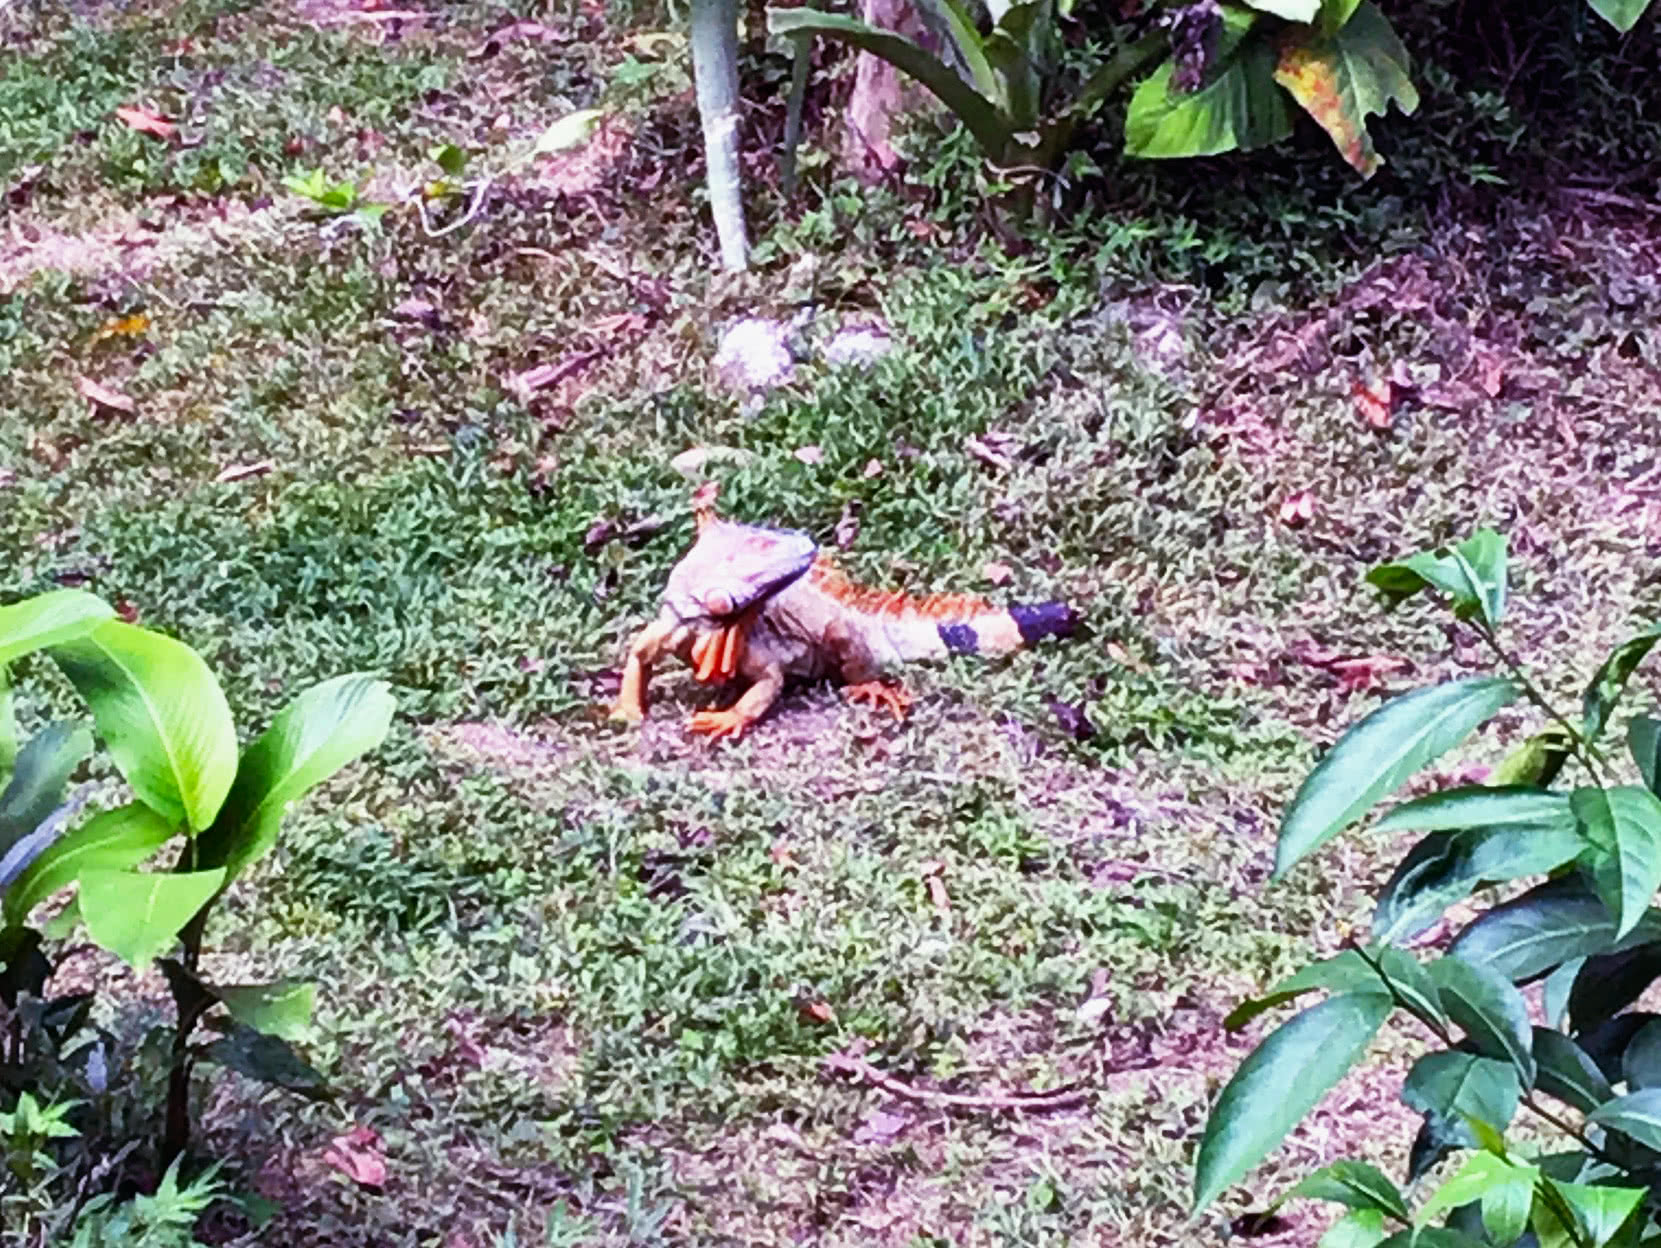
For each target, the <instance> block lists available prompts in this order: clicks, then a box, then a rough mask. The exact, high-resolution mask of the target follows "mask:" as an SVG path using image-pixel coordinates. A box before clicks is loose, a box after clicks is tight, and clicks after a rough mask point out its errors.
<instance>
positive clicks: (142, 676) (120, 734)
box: [52, 620, 237, 832]
mask: <svg viewBox="0 0 1661 1248" xmlns="http://www.w3.org/2000/svg"><path fill="white" fill-rule="evenodd" d="M52 658H53V659H54V660H55V661H56V662H57V664H58V666H59V667H60V668H62V669H63V673H64V675H65V676H67V677H68V678H69V682H70V683H71V684H72V685H74V686H75V688H76V690H77V691H78V692H79V693H80V695H81V696H82V697H83V698H85V699H86V702H87V705H88V706H90V707H91V708H92V715H93V718H94V719H95V720H96V721H97V723H98V731H99V732H100V733H101V734H102V735H103V738H104V743H105V745H106V746H107V747H108V748H109V751H110V755H111V756H112V757H113V758H114V759H115V765H116V766H117V767H119V768H120V769H121V774H122V775H123V776H125V777H126V780H127V783H128V784H130V785H131V786H132V788H133V793H134V795H135V796H137V798H138V799H139V801H141V802H143V803H144V804H145V805H147V806H149V807H151V808H152V809H154V810H155V811H156V812H157V813H158V814H160V815H163V816H165V817H166V818H168V819H172V820H175V821H178V822H184V823H188V824H189V825H190V828H191V830H192V831H198V832H199V831H201V830H202V829H203V828H205V827H207V826H208V825H209V824H210V823H212V822H213V817H214V815H215V814H217V813H218V811H219V805H220V803H221V802H223V801H224V800H225V794H226V792H227V791H229V789H230V787H231V780H232V778H233V777H234V776H235V775H236V744H237V743H236V726H235V725H234V724H233V723H232V722H231V708H230V707H229V706H228V705H226V702H225V694H224V692H223V691H222V690H221V689H220V687H219V682H218V681H216V680H215V679H214V678H213V673H212V672H210V671H208V665H207V664H206V663H204V662H203V661H202V658H201V656H200V655H198V654H197V653H196V651H194V650H192V649H191V648H190V647H189V646H187V645H185V644H184V643H183V642H179V641H174V640H173V639H172V638H171V637H163V636H162V635H161V634H160V633H152V632H150V631H149V630H148V629H143V628H138V627H136V626H134V625H132V624H126V623H123V622H122V621H120V620H106V621H105V622H104V623H102V624H100V625H99V626H98V627H97V628H95V629H94V630H93V631H92V632H90V633H88V634H87V635H86V636H84V637H82V638H80V639H79V640H78V641H73V642H70V643H68V644H67V645H61V646H54V647H53V648H52Z"/></svg>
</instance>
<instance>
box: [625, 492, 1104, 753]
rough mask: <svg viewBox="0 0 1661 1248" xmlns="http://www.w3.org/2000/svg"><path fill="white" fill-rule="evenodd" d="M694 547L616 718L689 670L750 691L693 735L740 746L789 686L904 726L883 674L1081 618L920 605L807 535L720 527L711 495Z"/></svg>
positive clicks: (1056, 632)
mask: <svg viewBox="0 0 1661 1248" xmlns="http://www.w3.org/2000/svg"><path fill="white" fill-rule="evenodd" d="M694 509H695V513H696V515H697V517H698V540H697V541H696V542H695V543H694V544H693V547H692V549H691V550H690V551H688V552H687V554H686V556H685V557H684V558H683V559H682V560H681V561H680V562H679V563H678V564H676V565H675V568H674V570H673V571H671V572H670V574H669V585H668V588H667V590H666V591H665V593H664V599H663V608H662V610H661V611H660V612H659V613H658V617H657V619H655V620H654V621H653V622H652V623H650V624H648V625H647V626H646V627H645V628H644V629H643V630H641V632H640V633H639V635H638V636H636V637H635V639H634V643H633V645H632V646H630V648H629V657H628V660H627V662H626V664H625V665H624V668H623V683H622V688H621V690H620V691H619V693H618V696H617V701H616V703H615V704H614V705H613V707H612V715H613V717H614V718H617V719H624V720H628V721H630V722H633V723H638V722H639V721H640V720H641V719H643V718H645V715H646V686H647V685H648V683H649V682H650V680H651V672H652V665H653V664H654V663H656V662H657V661H658V660H659V659H661V658H662V657H663V656H664V655H675V656H677V657H678V658H681V659H683V660H685V661H686V662H688V663H690V664H691V665H692V667H693V670H694V674H695V675H696V677H697V679H698V680H700V681H705V682H709V683H714V682H718V681H725V680H729V679H731V678H733V677H734V676H740V677H743V678H744V679H745V680H746V681H748V682H749V688H748V689H747V690H745V692H744V694H743V695H742V696H741V697H740V698H739V699H738V701H737V702H735V703H734V704H733V705H732V706H731V707H729V708H728V709H726V710H723V711H700V712H698V713H697V714H695V715H694V716H693V717H692V722H691V728H692V731H694V732H698V733H703V734H706V735H708V736H711V737H726V736H730V737H739V736H742V735H743V733H744V732H745V730H746V729H748V728H749V727H750V725H751V724H753V723H755V722H756V721H757V720H758V719H760V718H761V717H762V715H764V714H765V713H766V711H767V708H768V707H770V706H771V705H772V704H773V703H774V701H776V700H777V698H778V696H779V694H780V693H781V692H782V691H783V689H784V685H785V682H786V680H788V679H792V678H795V679H803V680H816V679H819V678H822V677H827V676H835V677H839V678H841V680H842V681H844V682H845V683H846V685H847V689H846V690H845V692H846V694H847V696H848V697H849V699H850V700H860V699H864V700H867V701H869V702H871V703H872V704H873V705H876V704H881V705H885V706H887V707H888V708H889V709H890V710H891V711H893V713H894V715H895V717H896V718H898V717H900V716H902V715H903V714H904V712H905V709H906V707H907V706H908V705H909V702H910V699H909V698H908V697H907V695H906V693H905V691H904V690H903V689H901V688H899V687H898V686H897V685H893V684H889V683H886V682H885V681H884V680H883V679H882V677H883V675H884V673H886V672H889V671H890V670H891V669H893V668H895V667H898V666H900V665H901V664H904V663H908V662H912V661H914V660H917V659H938V658H944V657H946V656H947V655H951V654H985V655H993V654H1004V653H1007V652H1009V651H1011V650H1016V649H1019V648H1020V647H1022V646H1025V645H1031V644H1032V643H1034V642H1036V641H1039V640H1041V639H1042V638H1045V637H1052V636H1066V635H1068V634H1069V633H1071V632H1072V630H1073V628H1074V625H1075V624H1076V622H1077V616H1076V615H1075V614H1074V612H1073V611H1072V609H1071V608H1070V607H1067V606H1065V605H1063V604H1061V603H1055V602H1050V603H1041V604H1037V605H1016V606H1010V607H997V606H994V605H993V604H991V603H989V602H987V601H985V600H984V599H981V598H976V597H973V596H971V595H966V594H937V595H930V596H927V597H920V598H914V597H911V596H910V595H907V594H904V593H900V592H885V591H882V590H874V589H867V588H864V587H863V586H859V585H856V584H854V583H853V582H851V581H849V580H848V579H847V578H846V577H845V576H844V575H843V574H842V573H841V572H840V571H839V570H838V569H837V568H836V566H835V564H834V563H832V562H831V560H830V559H829V557H828V556H825V555H822V554H820V553H819V552H818V549H817V547H816V546H815V545H814V542H813V539H812V538H810V537H808V536H807V535H806V534H805V533H796V532H791V531H789V530H784V529H763V528H755V527H752V526H750V525H742V524H734V523H731V522H730V521H725V520H721V519H719V518H717V517H716V515H715V512H714V489H713V487H711V486H706V487H704V488H703V489H702V490H700V491H699V494H698V495H697V496H695V498H694Z"/></svg>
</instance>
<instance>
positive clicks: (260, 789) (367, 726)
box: [197, 675, 396, 881]
mask: <svg viewBox="0 0 1661 1248" xmlns="http://www.w3.org/2000/svg"><path fill="white" fill-rule="evenodd" d="M395 709H396V704H395V703H394V702H393V699H392V694H391V691H390V686H388V685H387V683H386V682H385V681H383V680H376V679H374V678H373V677H370V676H362V675H348V676H337V677H335V678H334V679H333V680H326V681H324V682H323V683H322V684H319V685H313V686H312V687H311V688H310V689H307V690H306V691H305V692H304V693H302V694H301V695H300V696H299V697H297V698H295V699H294V701H292V702H290V703H289V704H288V705H287V706H286V707H284V708H283V709H282V710H281V711H280V712H278V714H277V717H276V718H275V719H274V720H272V721H271V726H270V727H269V728H267V729H266V730H265V732H264V733H262V734H261V735H260V738H259V739H258V740H257V741H255V742H254V743H253V744H252V745H250V746H249V747H248V748H247V750H245V751H244V752H243V755H242V762H241V764H240V766H238V768H237V772H236V782H235V783H234V784H233V785H232V786H231V791H230V793H229V795H228V796H227V797H226V798H225V802H224V805H223V807H221V809H220V811H219V815H218V818H216V819H215V820H214V821H213V826H212V827H211V828H209V829H208V831H207V832H205V833H204V834H203V835H202V836H201V837H200V838H199V840H198V842H197V860H198V862H200V863H201V864H202V865H204V866H210V867H219V866H222V867H224V868H225V878H226V880H227V881H229V880H233V879H235V878H236V877H237V876H238V875H239V874H241V872H242V871H243V870H244V869H245V868H246V867H247V866H248V865H249V864H250V863H252V862H254V861H255V860H257V859H258V858H260V857H261V856H262V855H264V854H265V853H266V852H267V851H268V850H270V848H271V846H272V845H274V844H275V843H276V840H277V830H278V828H279V826H280V825H281V824H282V819H283V813H284V812H285V811H286V810H287V809H288V807H289V805H290V804H291V803H293V802H294V801H296V800H297V799H299V798H301V797H303V796H304V795H305V794H306V793H307V792H308V791H309V790H311V789H312V788H314V787H316V786H317V785H319V784H321V783H322V782H323V781H325V780H327V779H328V778H329V777H330V776H332V775H334V774H335V772H337V771H339V770H340V769H341V768H342V767H344V766H346V764H347V763H349V762H351V761H352V760H353V759H355V758H357V757H358V756H359V755H361V754H363V753H365V752H366V751H369V750H372V749H374V748H375V747H376V746H378V745H380V743H381V742H382V741H384V740H385V739H386V733H387V728H388V727H389V726H390V725H391V722H392V712H393V711H394V710H395Z"/></svg>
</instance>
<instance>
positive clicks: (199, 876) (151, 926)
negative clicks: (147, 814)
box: [80, 868, 225, 970]
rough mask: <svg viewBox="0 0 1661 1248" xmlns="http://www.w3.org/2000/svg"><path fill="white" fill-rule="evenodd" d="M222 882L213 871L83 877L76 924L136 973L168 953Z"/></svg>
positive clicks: (96, 871)
mask: <svg viewBox="0 0 1661 1248" xmlns="http://www.w3.org/2000/svg"><path fill="white" fill-rule="evenodd" d="M224 878H225V872H224V871H223V870H222V869H217V868H216V869H214V870H212V871H193V872H190V873H188V874H171V873H149V874H146V873H143V872H138V871H110V870H106V869H101V868H94V869H91V870H87V871H83V872H82V873H81V895H80V902H81V918H82V919H83V920H84V921H85V922H86V925H87V932H88V933H89V934H90V935H91V936H92V939H93V940H94V941H96V942H97V943H98V944H99V946H100V947H102V948H104V949H108V950H109V951H110V952H111V953H113V954H115V955H116V956H117V957H118V958H121V959H122V960H123V961H125V962H127V963H129V964H130V965H131V966H132V967H133V968H134V969H135V970H142V969H143V968H144V967H146V966H148V965H149V964H150V963H151V962H153V961H154V960H155V959H156V958H157V957H159V956H160V955H162V954H163V953H166V952H167V951H168V949H170V948H172V946H173V943H174V941H176V940H177V939H178V936H179V931H180V929H181V928H183V927H184V925H185V924H186V923H188V922H189V921H190V918H191V916H192V915H194V914H195V913H196V912H197V911H198V910H200V909H201V908H202V907H203V906H204V905H205V904H206V903H207V901H208V899H209V898H211V897H212V896H213V895H214V893H216V892H218V891H219V885H220V883H221V881H222V880H223V879H224Z"/></svg>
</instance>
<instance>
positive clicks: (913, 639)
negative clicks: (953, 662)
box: [808, 556, 1078, 663]
mask: <svg viewBox="0 0 1661 1248" xmlns="http://www.w3.org/2000/svg"><path fill="white" fill-rule="evenodd" d="M808 576H809V579H810V581H811V583H812V584H813V585H814V586H815V587H816V588H817V589H819V590H821V591H822V592H824V593H825V594H827V595H828V596H830V597H831V598H834V599H836V600H837V601H838V602H840V603H841V604H842V605H843V606H844V607H846V608H847V609H848V610H849V611H851V612H853V613H854V614H856V615H858V616H859V617H861V618H862V619H863V620H865V621H866V622H867V623H868V624H869V625H870V628H869V630H868V632H869V634H871V635H872V636H873V640H874V641H875V642H876V643H877V644H876V645H875V647H874V648H875V649H877V650H878V651H881V652H882V653H879V654H878V655H877V656H876V657H878V658H879V659H881V660H882V661H883V662H885V663H906V662H911V661H913V660H916V659H938V658H944V657H946V656H947V655H950V654H983V655H997V654H1008V653H1009V652H1010V651H1013V650H1019V649H1021V648H1022V647H1023V646H1030V645H1033V644H1035V643H1037V642H1039V641H1042V640H1043V639H1044V638H1046V637H1067V636H1071V635H1072V632H1073V630H1074V629H1075V628H1076V627H1077V626H1078V613H1077V612H1076V611H1074V610H1073V608H1071V607H1070V606H1067V605H1066V604H1065V603H1060V602H1041V603H1018V604H1012V605H1010V606H1007V607H1000V606H997V605H996V604H994V603H991V602H988V601H987V600H986V599H984V598H980V597H977V596H975V595H973V594H928V595H925V596H922V597H913V596H912V595H910V594H906V593H901V592H899V591H888V590H880V589H869V588H867V587H865V586H863V585H857V584H855V583H854V582H852V581H850V580H849V579H848V578H847V577H846V576H844V575H843V573H842V572H841V570H840V569H838V568H837V567H836V565H835V564H833V563H831V562H830V560H829V559H828V558H826V557H824V556H820V558H819V559H818V560H816V561H815V563H814V565H813V568H812V570H811V571H810V572H809V573H808Z"/></svg>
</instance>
